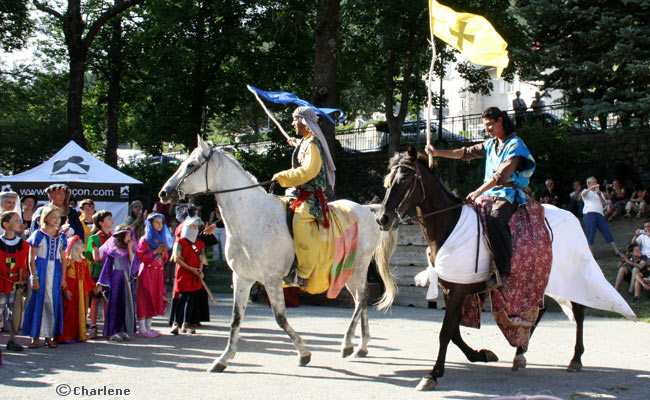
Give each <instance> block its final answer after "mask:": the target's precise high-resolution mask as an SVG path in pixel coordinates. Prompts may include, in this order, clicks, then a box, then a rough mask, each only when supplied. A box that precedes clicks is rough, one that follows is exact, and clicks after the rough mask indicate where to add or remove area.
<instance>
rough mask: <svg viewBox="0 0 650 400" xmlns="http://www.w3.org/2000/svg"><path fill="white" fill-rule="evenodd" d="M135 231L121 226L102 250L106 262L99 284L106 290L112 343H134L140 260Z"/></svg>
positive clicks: (108, 332)
mask: <svg viewBox="0 0 650 400" xmlns="http://www.w3.org/2000/svg"><path fill="white" fill-rule="evenodd" d="M133 237H134V234H133V231H131V230H129V229H128V227H127V226H126V225H119V226H118V227H117V228H115V233H113V236H111V238H110V239H108V240H107V241H106V243H104V244H103V245H102V247H100V248H99V255H100V257H101V259H102V260H104V266H103V267H102V272H101V274H100V275H99V280H98V281H97V283H98V284H100V285H102V286H103V288H104V295H105V297H106V299H107V300H108V301H107V303H108V304H107V306H106V315H105V318H104V336H106V337H110V340H112V341H117V340H131V338H132V337H133V336H135V295H134V290H133V279H134V278H135V277H136V276H137V274H138V266H139V265H140V263H139V262H138V257H137V255H136V250H135V243H134V242H133V239H132V238H133Z"/></svg>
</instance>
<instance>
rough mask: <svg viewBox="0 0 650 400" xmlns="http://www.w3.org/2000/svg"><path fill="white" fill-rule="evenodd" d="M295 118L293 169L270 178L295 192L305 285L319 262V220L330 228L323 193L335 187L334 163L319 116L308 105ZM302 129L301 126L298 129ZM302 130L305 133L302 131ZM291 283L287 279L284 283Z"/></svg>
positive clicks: (295, 228)
mask: <svg viewBox="0 0 650 400" xmlns="http://www.w3.org/2000/svg"><path fill="white" fill-rule="evenodd" d="M293 117H294V121H295V120H297V121H299V122H300V125H302V126H304V129H306V132H305V131H302V130H301V131H299V133H300V134H301V135H302V136H303V138H302V139H301V140H300V142H299V143H298V145H297V146H296V148H295V150H294V152H293V156H292V161H291V164H292V168H291V169H288V170H285V171H282V172H279V173H277V174H275V175H274V177H273V179H274V180H277V182H278V183H279V184H280V185H281V186H282V187H293V188H294V190H293V191H292V192H290V193H289V195H290V196H291V195H294V196H295V195H297V199H296V201H295V202H294V203H293V204H292V206H291V209H292V210H293V211H294V212H295V214H294V217H293V222H292V224H293V237H294V245H295V251H296V258H297V259H298V278H299V279H300V282H299V285H300V286H306V280H307V279H309V277H310V276H311V274H312V272H313V271H314V269H315V268H316V266H317V265H318V255H319V252H320V241H319V234H318V223H317V221H320V222H321V223H323V226H324V227H326V228H327V227H329V222H328V220H327V214H326V211H327V200H326V198H325V192H326V191H327V189H328V185H329V186H330V187H331V189H332V190H333V189H334V183H335V178H334V171H335V169H336V168H335V167H334V163H333V161H332V157H331V155H330V152H329V147H328V146H327V142H326V141H325V136H324V135H323V132H322V131H321V129H320V127H319V126H318V116H317V115H316V112H315V111H314V110H313V109H311V108H310V107H298V108H297V109H296V110H295V111H294V112H293ZM299 129H301V128H299ZM303 132H304V133H303ZM287 283H290V282H287Z"/></svg>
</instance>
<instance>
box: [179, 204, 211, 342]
mask: <svg viewBox="0 0 650 400" xmlns="http://www.w3.org/2000/svg"><path fill="white" fill-rule="evenodd" d="M202 224H203V222H202V221H201V218H199V217H187V218H186V219H185V221H183V230H182V232H181V237H180V238H177V239H176V242H175V243H174V249H173V252H172V255H173V259H174V260H175V261H176V277H175V278H176V279H175V282H174V293H175V294H176V293H178V301H177V302H176V303H175V309H174V310H172V312H173V313H174V328H173V329H172V334H175V335H176V334H178V330H179V328H180V326H181V324H182V327H183V331H187V330H189V331H190V332H191V333H194V327H193V326H191V325H192V322H191V321H190V316H191V315H192V313H193V309H194V308H195V306H196V305H197V303H198V301H197V297H196V296H197V294H198V292H200V291H201V290H203V284H202V282H201V278H200V276H199V275H200V274H201V271H202V269H203V265H205V264H207V263H206V260H205V255H204V254H203V253H202V251H203V249H204V248H205V244H204V243H203V241H201V240H200V239H199V238H198V234H199V230H198V227H197V226H200V225H202ZM195 322H196V321H195Z"/></svg>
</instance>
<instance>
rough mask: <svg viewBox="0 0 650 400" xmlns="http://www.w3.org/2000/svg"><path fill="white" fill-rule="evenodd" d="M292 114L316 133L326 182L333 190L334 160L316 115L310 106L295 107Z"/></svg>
mask: <svg viewBox="0 0 650 400" xmlns="http://www.w3.org/2000/svg"><path fill="white" fill-rule="evenodd" d="M293 116H294V117H298V118H300V120H301V122H302V123H303V124H305V125H306V126H307V127H308V128H309V130H310V131H312V132H313V133H314V135H316V138H317V139H318V141H320V144H321V147H322V148H323V153H324V159H325V160H324V161H325V172H326V173H327V183H328V184H329V185H330V186H331V187H332V190H334V183H335V179H336V175H335V174H334V171H336V167H335V166H334V161H333V160H332V155H331V154H330V148H329V146H328V145H327V140H326V139H325V135H324V134H323V131H321V129H320V126H318V115H317V114H316V112H315V111H314V110H313V109H312V108H311V107H307V106H301V107H298V108H296V109H295V111H294V112H293Z"/></svg>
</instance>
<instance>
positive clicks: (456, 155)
mask: <svg viewBox="0 0 650 400" xmlns="http://www.w3.org/2000/svg"><path fill="white" fill-rule="evenodd" d="M482 118H483V125H484V126H485V131H486V132H487V134H488V135H489V136H490V138H489V139H488V140H486V141H485V142H483V143H479V144H476V145H474V146H469V147H462V148H459V149H453V150H439V149H436V148H435V147H433V146H432V145H428V146H427V147H426V152H427V153H428V154H430V155H431V156H433V157H444V158H453V159H460V160H467V161H469V160H474V159H477V158H485V176H484V179H483V184H482V185H481V186H480V187H479V188H478V189H476V190H475V191H473V192H472V193H470V194H468V195H467V200H470V201H472V202H473V201H475V200H476V199H477V198H478V197H480V196H490V197H492V200H493V204H492V211H491V213H490V215H489V216H488V218H487V227H486V229H487V233H488V238H489V240H490V245H491V246H492V253H493V254H494V263H495V264H496V267H497V270H498V271H499V273H501V274H506V273H509V272H510V259H511V258H512V237H511V233H510V228H509V225H508V222H509V221H510V217H512V215H513V214H514V213H515V211H516V210H517V206H518V205H524V204H526V193H525V192H524V188H526V187H527V186H528V182H529V181H530V177H531V175H532V174H533V171H535V159H534V158H533V156H532V154H531V153H530V150H528V147H526V145H525V144H524V141H523V140H521V138H520V137H518V136H517V132H516V130H515V126H514V124H513V123H512V121H511V120H510V118H509V117H508V115H507V114H506V113H505V112H504V111H501V110H500V109H498V108H497V107H490V108H488V109H487V110H485V111H484V112H483V115H482Z"/></svg>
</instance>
